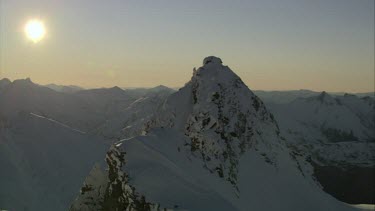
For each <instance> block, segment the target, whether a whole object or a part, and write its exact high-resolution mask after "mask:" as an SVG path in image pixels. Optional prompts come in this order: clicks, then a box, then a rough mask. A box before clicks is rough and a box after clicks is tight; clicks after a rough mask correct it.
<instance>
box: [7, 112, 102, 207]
mask: <svg viewBox="0 0 375 211" xmlns="http://www.w3.org/2000/svg"><path fill="white" fill-rule="evenodd" d="M1 123H2V124H5V125H6V127H2V128H1V129H0V166H1V171H0V178H1V180H0V187H1V188H0V208H1V209H8V210H66V209H67V207H68V204H69V202H70V201H71V200H72V199H73V198H74V195H75V193H76V192H77V189H79V187H80V184H82V180H83V179H84V178H85V175H86V174H87V172H88V171H89V170H90V169H91V167H92V166H93V164H94V163H95V162H99V161H101V160H102V159H101V158H102V155H103V154H104V153H105V151H106V149H107V148H108V146H107V145H106V144H105V143H104V142H103V141H102V140H101V139H99V138H98V137H95V136H90V135H87V134H82V133H81V132H80V131H77V130H74V129H72V128H69V127H63V126H61V124H59V123H57V122H55V121H51V120H48V119H45V118H41V117H38V116H35V115H31V114H27V113H24V114H21V115H19V116H18V117H17V118H14V119H12V120H9V121H6V122H4V121H1Z"/></svg>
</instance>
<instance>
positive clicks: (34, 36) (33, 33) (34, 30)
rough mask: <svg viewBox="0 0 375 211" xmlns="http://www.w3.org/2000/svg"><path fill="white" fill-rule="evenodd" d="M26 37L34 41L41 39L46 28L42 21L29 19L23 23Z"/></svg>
mask: <svg viewBox="0 0 375 211" xmlns="http://www.w3.org/2000/svg"><path fill="white" fill-rule="evenodd" d="M25 33H26V37H27V38H28V39H30V40H31V41H33V42H34V43H37V42H39V41H40V40H42V39H43V37H44V35H45V34H46V28H45V27H44V24H43V22H42V21H40V20H38V19H33V20H29V21H28V22H27V23H26V25H25Z"/></svg>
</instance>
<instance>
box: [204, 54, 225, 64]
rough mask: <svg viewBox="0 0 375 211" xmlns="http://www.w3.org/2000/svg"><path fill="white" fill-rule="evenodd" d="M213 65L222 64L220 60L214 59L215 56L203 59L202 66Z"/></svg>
mask: <svg viewBox="0 0 375 211" xmlns="http://www.w3.org/2000/svg"><path fill="white" fill-rule="evenodd" d="M209 63H213V64H222V63H223V62H222V61H221V59H220V58H218V57H215V56H208V57H206V58H204V59H203V65H206V64H209Z"/></svg>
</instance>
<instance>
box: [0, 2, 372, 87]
mask: <svg viewBox="0 0 375 211" xmlns="http://www.w3.org/2000/svg"><path fill="white" fill-rule="evenodd" d="M35 18H37V19H39V20H42V21H43V23H44V25H45V27H46V33H45V35H44V37H43V39H42V40H40V41H38V42H31V41H30V40H29V39H27V37H26V36H25V32H24V27H25V24H26V23H27V21H28V20H30V19H35ZM209 55H215V56H218V57H220V58H221V59H222V60H223V62H224V64H225V65H228V66H229V67H230V68H231V69H232V70H234V71H235V72H236V73H237V74H238V75H239V76H240V77H241V78H242V79H243V80H244V82H245V83H246V84H247V85H248V86H249V87H250V88H251V89H256V90H259V89H262V90H294V89H312V90H316V91H323V90H325V91H345V92H368V91H374V0H243V1H239V0H199V1H198V0H189V1H186V0H185V1H183V0H157V1H150V0H147V1H146V0H134V1H127V0H118V1H110V0H106V1H103V0H87V1H85V0H79V1H76V0H64V1H63V0H24V1H20V0H0V78H3V77H7V78H10V79H12V80H14V79H18V78H26V77H30V78H31V79H32V80H33V81H34V82H36V83H39V84H48V83H56V84H65V85H70V84H74V85H80V86H83V87H111V86H114V85H118V86H121V87H152V86H156V85H159V84H163V85H166V86H170V87H180V86H183V85H184V83H185V82H187V81H188V80H189V79H190V78H191V75H192V69H193V67H199V66H201V63H202V60H203V58H204V57H206V56H209Z"/></svg>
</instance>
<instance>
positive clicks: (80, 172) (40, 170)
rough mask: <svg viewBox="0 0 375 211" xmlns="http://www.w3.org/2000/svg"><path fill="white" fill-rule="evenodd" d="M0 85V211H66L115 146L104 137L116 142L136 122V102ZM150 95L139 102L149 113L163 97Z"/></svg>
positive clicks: (113, 91) (102, 93) (126, 95)
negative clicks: (91, 172) (93, 169)
mask: <svg viewBox="0 0 375 211" xmlns="http://www.w3.org/2000/svg"><path fill="white" fill-rule="evenodd" d="M1 84H2V85H4V86H2V87H3V88H1V89H0V168H1V170H0V209H7V210H16V211H17V210H57V211H58V210H67V209H68V207H69V205H70V203H71V201H72V200H73V199H74V197H75V195H76V194H77V192H78V190H79V187H80V185H81V184H82V182H83V180H84V178H85V176H86V175H87V172H88V171H89V170H90V169H91V167H92V166H93V165H94V163H96V162H99V163H103V162H104V161H103V157H104V156H105V153H106V151H107V150H108V148H109V143H113V142H114V141H116V140H117V136H115V135H113V137H112V136H111V137H109V136H106V135H107V134H114V133H115V132H114V131H116V132H117V133H118V137H120V135H121V129H122V128H123V127H124V124H125V123H126V124H127V123H129V124H131V123H132V121H136V119H132V118H131V117H132V115H135V114H134V113H131V112H135V111H137V109H136V106H135V105H136V104H137V103H134V104H132V103H133V102H134V101H136V100H137V99H138V100H140V99H139V98H141V97H142V96H138V94H137V93H132V92H129V91H123V90H121V89H119V88H117V87H114V88H110V89H95V90H85V91H82V92H76V93H74V94H73V93H62V92H56V91H54V90H52V89H50V88H47V87H44V86H40V85H37V84H34V83H33V82H32V81H31V80H30V79H26V80H16V81H14V82H10V81H9V80H5V79H4V80H2V81H1ZM152 93H153V94H149V95H147V96H143V97H150V99H153V101H150V105H149V106H148V107H149V108H152V106H154V105H155V104H154V103H157V102H159V101H160V102H162V100H163V99H165V98H166V96H167V94H164V91H162V90H160V91H155V92H152ZM130 105H132V108H133V109H131V111H128V110H127V108H128V107H129V106H130ZM143 107H146V105H144V106H143ZM145 111H146V110H145ZM146 112H147V111H146ZM137 115H138V116H147V115H148V114H147V113H142V112H141V111H138V114H137Z"/></svg>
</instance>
